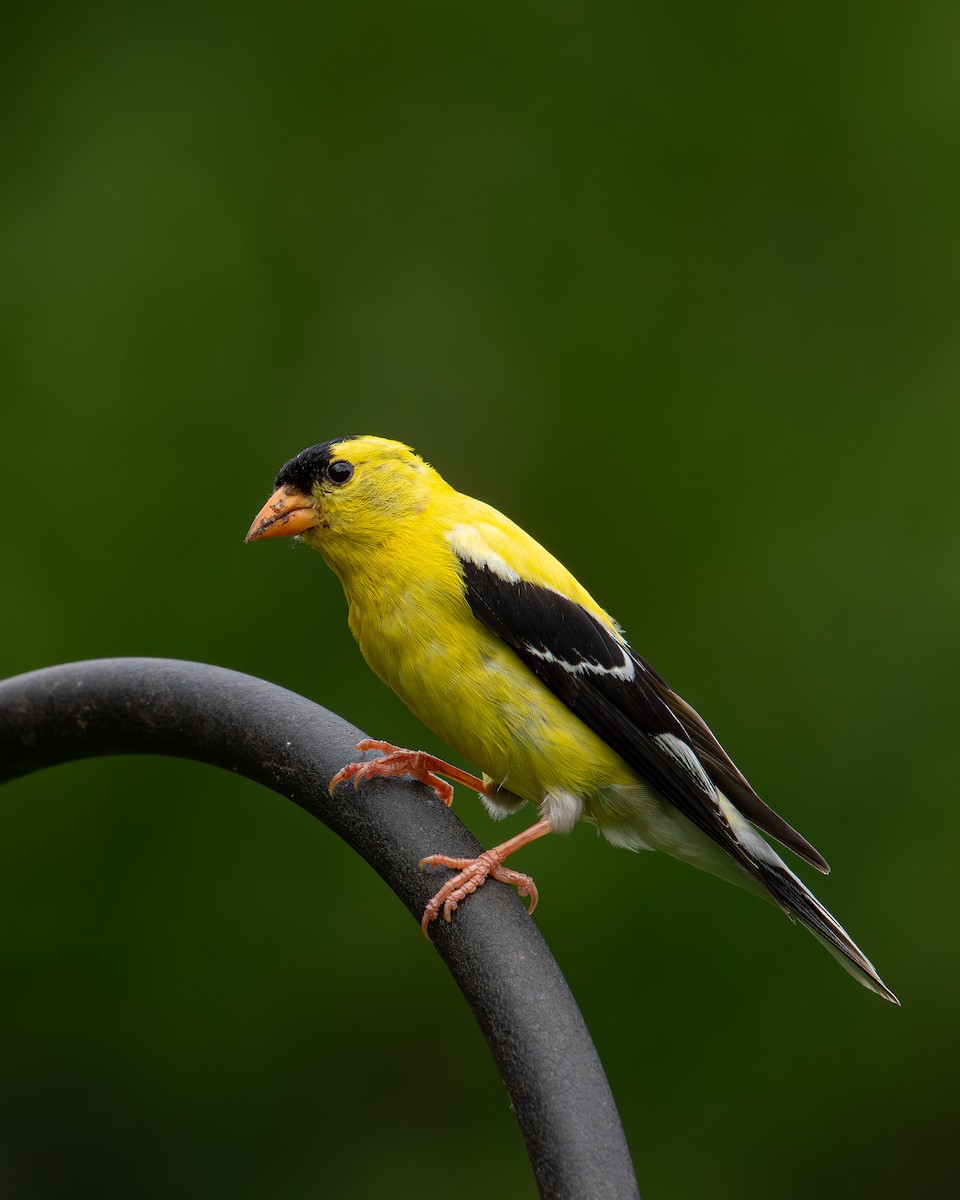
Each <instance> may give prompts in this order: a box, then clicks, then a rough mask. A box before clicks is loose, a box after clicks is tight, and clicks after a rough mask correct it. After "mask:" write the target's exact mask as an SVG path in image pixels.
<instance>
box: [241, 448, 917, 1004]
mask: <svg viewBox="0 0 960 1200" xmlns="http://www.w3.org/2000/svg"><path fill="white" fill-rule="evenodd" d="M275 487H276V490H275V492H274V494H273V495H272V496H271V497H270V499H269V500H268V501H267V503H266V504H265V505H264V506H263V508H262V509H261V511H260V513H259V514H258V515H257V518H256V520H255V521H254V522H253V525H252V526H251V528H250V531H249V533H248V534H247V541H254V540H258V539H262V538H270V537H287V536H299V537H301V538H302V539H303V541H305V542H306V543H307V545H309V546H311V547H312V548H313V549H315V550H317V551H319V552H320V554H322V555H323V557H324V558H325V559H326V561H327V563H328V564H329V566H330V567H331V568H332V569H333V571H334V572H335V574H336V575H337V577H338V578H339V580H340V582H341V584H342V585H343V590H344V592H345V594H346V598H347V603H348V606H349V624H350V629H351V630H352V632H353V635H354V637H355V638H356V639H357V642H358V643H359V645H360V650H361V651H362V653H363V656H364V658H365V659H366V661H367V663H368V664H369V665H370V666H371V667H372V668H373V670H374V671H375V672H376V674H377V675H379V676H380V678H381V679H382V680H383V681H384V682H385V683H387V684H388V685H389V686H390V687H391V688H393V690H394V691H395V692H396V693H397V695H398V696H399V697H400V698H401V699H402V700H403V701H404V703H406V704H407V706H408V707H409V708H410V709H411V710H412V711H413V712H414V713H415V714H416V715H417V716H418V717H419V718H420V720H421V721H423V723H424V724H425V725H426V726H427V727H428V728H429V729H431V730H433V732H434V733H435V734H437V735H439V737H441V738H443V740H444V741H445V742H447V743H448V744H449V745H450V746H453V747H455V748H456V749H457V750H458V751H459V753H460V754H462V755H463V756H464V757H465V758H466V759H467V760H468V761H470V762H472V763H475V764H477V765H478V766H479V767H480V768H481V770H482V771H483V778H482V779H480V778H477V777H475V776H472V775H469V774H467V773H466V772H464V771H460V770H458V769H457V768H455V767H452V766H449V765H447V764H446V763H443V762H441V761H440V760H439V759H437V758H434V757H433V756H431V755H428V754H425V753H422V752H417V751H408V750H400V749H397V748H396V747H393V746H391V745H389V744H388V743H381V742H365V743H361V744H360V746H359V747H358V749H361V750H366V749H373V748H376V749H381V750H384V751H385V752H386V756H385V757H382V758H380V759H377V760H374V761H372V762H364V763H354V764H351V765H350V766H348V767H346V768H345V769H344V770H343V771H341V772H340V773H339V774H338V775H337V776H336V777H335V778H334V780H333V782H332V784H331V794H332V790H333V788H334V787H335V786H336V785H337V783H339V782H341V781H342V780H343V779H350V778H352V779H353V780H354V784H355V785H356V784H357V783H359V782H360V780H361V779H363V778H367V777H369V776H371V775H398V774H405V773H409V774H412V775H414V776H415V777H416V778H418V779H422V780H424V781H425V782H427V783H429V784H430V785H431V786H433V787H435V788H436V790H437V792H438V794H439V795H440V796H441V798H443V799H444V800H445V802H446V803H448V804H449V803H450V801H451V799H452V793H453V789H452V788H451V787H450V785H449V784H447V783H445V782H444V781H443V780H442V779H440V778H439V776H440V775H445V776H447V778H449V779H453V780H454V781H455V782H461V783H465V784H466V785H467V786H469V787H471V788H473V789H474V790H475V791H477V793H478V794H479V795H480V797H481V799H482V800H483V802H484V804H485V805H486V807H487V809H488V810H489V811H490V813H491V815H493V816H495V817H501V816H504V815H506V814H507V813H509V812H513V811H515V810H516V809H517V808H519V807H520V806H521V805H522V804H523V803H524V802H526V803H528V804H531V805H533V806H534V807H535V808H536V809H537V811H538V814H539V819H538V820H537V822H536V823H535V824H534V825H533V826H531V827H530V828H529V829H527V830H526V831H525V832H523V833H520V834H518V835H517V836H516V837H513V838H510V839H509V840H508V841H506V842H503V843H502V844H501V845H499V846H496V847H494V848H493V849H491V850H488V851H485V852H484V853H483V854H481V855H480V856H479V857H478V858H476V859H470V860H463V859H451V858H447V857H446V856H444V855H433V856H431V857H430V858H428V859H424V860H423V863H422V864H421V865H439V866H447V867H451V868H452V869H453V870H454V871H455V872H456V873H455V874H454V875H453V876H452V877H450V878H449V879H448V880H447V882H446V883H445V884H444V886H443V887H442V888H441V889H440V891H439V892H438V893H437V895H436V896H434V898H433V899H432V900H431V901H430V903H429V904H428V905H427V908H426V910H425V912H424V916H423V929H424V932H426V931H427V928H428V926H429V923H430V922H431V921H432V920H434V919H435V918H436V917H437V916H438V915H439V914H441V913H442V914H443V916H444V918H445V919H446V920H447V921H449V920H450V917H451V913H452V912H453V910H454V909H456V907H457V905H458V904H459V903H460V902H462V901H463V900H464V898H465V897H466V896H468V895H469V894H470V893H472V892H474V891H475V890H476V889H477V888H478V887H479V886H480V885H481V884H482V883H483V882H484V880H485V879H486V878H487V877H488V876H491V875H492V876H493V877H494V878H495V879H499V880H502V881H503V882H506V883H510V884H513V885H515V886H516V887H517V888H518V890H519V892H520V894H521V895H526V896H529V897H530V898H531V904H530V908H531V910H532V908H533V905H534V904H535V903H536V898H537V893H536V888H535V887H534V884H533V881H532V880H531V879H530V878H529V876H526V875H522V874H520V873H519V872H516V871H512V870H510V869H508V868H506V867H504V866H503V861H504V859H505V858H507V856H508V855H510V854H512V853H513V852H514V851H515V850H518V849H520V848H521V847H522V846H525V845H527V844H528V843H529V842H532V841H534V840H535V839H537V838H539V837H542V836H544V835H545V834H547V833H551V832H556V833H567V832H569V831H570V830H571V829H572V828H573V826H574V825H575V824H576V822H577V821H580V820H582V821H587V822H590V823H591V824H593V825H595V826H597V827H598V828H599V830H600V832H601V833H603V835H604V836H605V837H606V839H607V841H609V842H611V843H612V844H613V845H614V846H623V847H626V848H628V849H631V850H641V849H657V850H663V851H666V852H667V853H668V854H671V855H674V856H675V857H677V858H680V859H683V860H684V861H686V862H689V863H692V864H693V865H694V866H697V867H701V868H703V869H705V870H708V871H711V872H713V873H715V874H718V875H720V876H723V877H725V878H728V879H732V880H733V881H735V882H739V883H741V884H744V885H745V886H747V887H749V888H752V889H753V890H754V891H757V892H760V893H766V894H768V895H769V896H770V897H772V899H773V900H774V901H775V902H776V903H777V904H779V905H780V907H781V908H783V909H784V910H785V911H786V912H787V913H788V914H789V915H790V916H792V917H796V918H798V919H799V920H800V922H801V923H802V924H803V925H805V926H806V927H807V928H808V929H809V930H810V931H811V932H812V933H813V934H814V936H815V937H817V938H818V939H819V940H820V941H821V942H823V944H824V945H825V946H826V947H827V949H828V950H829V951H830V952H831V953H832V954H833V955H834V956H835V957H836V958H837V959H838V960H839V961H840V963H841V964H842V965H843V966H844V967H845V968H846V969H847V970H848V971H849V972H850V973H851V974H852V975H853V976H854V977H855V978H857V979H859V980H860V982H861V983H863V984H864V985H865V986H866V987H868V988H870V989H871V990H872V991H874V992H877V993H878V994H879V995H881V996H883V997H885V998H886V999H887V1000H891V1001H893V1002H894V1003H898V1001H897V999H896V997H895V996H894V994H893V992H891V991H890V989H889V988H888V987H886V985H885V984H884V983H883V982H882V980H881V979H880V977H879V975H878V974H877V972H876V970H875V969H874V967H873V965H872V964H871V963H870V961H869V960H868V959H867V958H866V956H865V955H864V954H863V953H862V952H861V951H860V950H859V948H858V947H857V946H856V945H855V944H854V942H853V941H852V939H851V938H850V937H849V936H848V935H847V933H846V932H845V931H844V930H843V929H842V927H841V926H840V925H839V924H838V922H837V921H836V920H835V919H834V918H833V917H832V916H831V915H830V913H829V912H827V910H826V909H825V908H824V907H823V905H822V904H821V903H820V902H819V901H818V900H817V899H816V898H815V897H814V896H813V895H812V893H811V892H810V891H808V889H807V888H806V887H805V886H804V884H803V883H801V881H800V880H799V879H798V878H797V876H796V875H794V874H793V872H792V871H791V870H790V869H789V868H788V867H787V866H786V864H785V863H784V862H783V860H782V859H781V858H780V857H779V855H778V854H776V853H775V852H774V850H773V849H772V848H771V847H770V845H769V844H768V843H767V842H766V841H765V840H764V839H763V838H762V837H761V836H760V834H759V833H758V832H757V830H761V831H763V832H764V833H766V834H769V835H770V836H771V837H773V838H775V839H776V840H777V841H779V842H780V843H782V844H783V845H784V846H786V847H788V848H789V849H790V850H792V851H793V852H794V853H795V854H797V855H798V856H799V857H800V858H802V859H803V860H804V861H805V862H807V863H809V864H810V865H811V866H813V867H816V868H817V870H819V871H822V872H824V873H826V872H827V871H828V870H829V867H828V866H827V864H826V862H825V861H824V859H823V858H822V857H821V856H820V854H818V853H817V851H816V850H815V849H814V848H813V846H811V845H810V843H809V842H808V841H807V840H806V839H805V838H803V837H801V835H800V834H799V833H797V832H796V830H795V829H793V828H791V826H790V825H788V824H787V822H786V821H784V820H783V818H782V817H779V816H778V815H777V814H776V813H775V812H773V810H772V809H770V808H768V807H767V805H766V804H764V802H763V801H762V800H761V799H760V797H759V796H758V795H757V793H756V792H755V791H754V790H753V788H752V787H751V786H750V784H749V783H748V782H747V780H746V779H745V778H744V776H743V775H742V774H741V772H740V771H739V770H738V769H737V767H736V766H735V765H734V763H733V762H732V761H731V759H730V758H729V757H728V756H727V754H726V753H725V751H724V750H723V749H722V748H721V746H720V744H719V742H718V741H717V739H716V738H715V737H714V736H713V734H712V733H711V732H710V730H709V729H708V728H707V725H706V723H705V722H704V721H703V720H702V719H701V718H700V716H699V715H698V714H697V713H696V712H694V710H693V709H692V708H691V707H690V705H688V704H687V703H686V702H685V701H684V700H682V699H681V698H680V697H679V696H678V695H676V693H675V692H672V691H671V690H670V688H669V687H668V686H667V684H666V683H665V682H664V680H663V679H662V678H661V677H660V675H658V674H657V672H656V671H655V670H654V669H653V668H652V667H651V666H650V665H649V664H648V663H646V662H644V660H643V659H642V658H641V657H640V656H639V655H638V654H636V653H635V652H634V651H633V650H632V649H631V648H630V646H629V645H628V644H627V642H626V639H625V638H624V636H623V634H622V632H621V630H620V628H619V626H618V625H617V624H616V623H615V622H614V621H613V620H612V618H611V617H609V616H608V615H607V614H606V613H605V612H604V610H603V609H602V608H601V607H600V606H599V604H597V602H596V601H595V600H594V599H593V598H592V597H591V596H590V595H589V594H588V593H587V592H586V591H585V589H584V588H583V587H582V586H581V585H580V584H579V583H578V582H577V580H576V579H574V577H573V576H572V575H571V574H570V572H569V571H567V570H566V568H565V567H563V566H562V565H561V564H560V563H559V562H557V560H556V559H555V558H553V556H552V555H550V554H549V553H548V552H547V551H546V550H544V549H543V547H542V546H540V545H539V544H538V543H537V542H535V541H534V540H533V538H531V537H530V536H529V535H528V534H526V533H525V532H524V531H523V530H522V529H520V528H519V527H518V526H517V525H515V524H514V523H513V522H512V521H510V520H509V519H508V518H507V517H505V516H503V515H502V514H501V513H499V512H497V511H496V509H494V508H491V507H490V506H489V505H488V504H484V503H483V502H482V501H480V500H473V499H471V498H470V497H469V496H464V495H461V494H460V493H459V492H457V491H455V490H454V489H453V488H452V487H450V485H449V484H447V483H446V482H445V481H444V480H443V479H442V478H441V477H440V476H439V475H438V474H437V472H436V471H435V470H433V468H432V467H430V466H429V465H428V464H427V463H426V462H424V461H423V459H421V458H419V457H418V456H417V455H416V454H415V453H414V452H413V451H412V450H411V449H410V448H409V447H407V446H404V445H401V444H400V443H399V442H394V441H388V440H385V439H384V438H379V437H368V436H364V437H343V438H336V439H334V440H333V441H329V442H323V443H321V444H320V445H317V446H311V447H310V448H309V449H307V450H304V451H303V452H302V453H300V454H298V455H297V456H296V457H295V458H292V459H291V460H290V461H289V462H288V463H287V464H286V465H285V466H284V467H283V469H282V470H281V471H280V473H279V475H278V476H277V478H276V483H275Z"/></svg>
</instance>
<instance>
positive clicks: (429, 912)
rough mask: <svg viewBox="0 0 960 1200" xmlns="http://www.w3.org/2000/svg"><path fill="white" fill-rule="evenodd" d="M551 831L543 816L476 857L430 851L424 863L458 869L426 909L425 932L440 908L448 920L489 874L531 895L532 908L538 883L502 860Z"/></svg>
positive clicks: (421, 925)
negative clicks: (448, 855) (507, 865)
mask: <svg viewBox="0 0 960 1200" xmlns="http://www.w3.org/2000/svg"><path fill="white" fill-rule="evenodd" d="M552 832H553V826H552V825H551V824H550V822H549V820H548V819H547V818H546V817H544V818H543V820H541V821H538V822H537V823H536V825H531V826H530V828H529V829H525V830H524V831H523V833H518V834H517V835H516V837H512V838H510V839H509V840H508V841H506V842H502V843H501V844H500V845H499V846H494V847H493V849H492V850H484V852H483V853H482V854H478V855H477V857H476V858H448V857H447V855H445V854H431V855H430V857H429V858H422V859H421V860H420V866H421V867H451V868H452V869H453V870H455V871H456V872H457V874H456V875H454V876H453V877H452V878H451V879H448V880H447V882H446V883H445V884H444V885H443V887H442V888H441V889H440V891H439V892H437V894H436V895H435V896H434V897H433V899H432V900H430V901H429V902H428V904H427V907H426V908H425V909H424V910H423V919H422V920H421V922H420V928H421V929H422V930H423V936H424V937H426V938H429V937H430V934H429V933H428V926H429V925H430V922H431V921H435V920H436V919H437V917H438V916H439V915H440V912H441V910H442V912H443V919H444V920H445V921H446V922H447V923H448V924H449V922H450V918H451V917H452V916H453V913H454V911H455V909H456V908H457V905H458V904H459V903H460V901H461V900H464V899H466V897H467V896H470V895H472V894H473V892H475V891H476V890H477V888H478V887H481V886H482V884H483V882H484V880H485V879H486V878H487V876H488V875H492V876H493V878H494V879H497V880H499V881H500V883H508V884H510V885H511V886H513V887H515V888H516V889H517V892H518V893H519V894H520V895H521V896H529V897H530V907H529V908H528V909H527V911H528V912H533V910H534V909H535V908H536V907H537V900H538V899H539V898H540V897H539V895H538V893H537V885H536V884H535V883H534V882H533V880H532V879H531V878H530V876H529V875H521V874H520V872H519V871H511V870H510V868H509V867H505V866H503V860H504V859H505V858H506V857H507V856H508V855H509V854H513V852H514V851H515V850H519V849H520V848H521V846H527V845H529V844H530V842H535V841H536V840H537V838H541V837H543V836H544V835H545V834H548V833H552Z"/></svg>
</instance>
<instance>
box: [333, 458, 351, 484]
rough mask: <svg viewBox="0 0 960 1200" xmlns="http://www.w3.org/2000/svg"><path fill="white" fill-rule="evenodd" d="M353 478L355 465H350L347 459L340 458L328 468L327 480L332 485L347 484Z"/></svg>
mask: <svg viewBox="0 0 960 1200" xmlns="http://www.w3.org/2000/svg"><path fill="white" fill-rule="evenodd" d="M352 477H353V463H348V462H347V460H346V459H345V458H338V459H337V461H336V462H332V463H331V464H330V466H329V467H327V478H328V479H329V480H330V482H331V483H338V484H339V483H346V482H347V480H349V479H351V478H352Z"/></svg>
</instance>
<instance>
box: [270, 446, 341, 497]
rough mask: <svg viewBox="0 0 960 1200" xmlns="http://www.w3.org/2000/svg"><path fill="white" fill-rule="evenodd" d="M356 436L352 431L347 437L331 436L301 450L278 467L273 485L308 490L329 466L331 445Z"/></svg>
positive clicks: (302, 490) (331, 457) (331, 454)
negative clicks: (325, 440) (278, 470)
mask: <svg viewBox="0 0 960 1200" xmlns="http://www.w3.org/2000/svg"><path fill="white" fill-rule="evenodd" d="M358 436H359V435H358V434H356V433H352V434H349V435H348V436H347V437H339V438H331V439H330V441H329V442H320V443H319V445H316V446H310V447H308V448H307V449H306V450H301V451H300V453H299V454H298V455H297V457H296V458H291V459H290V461H289V462H288V463H284V465H283V466H282V467H281V468H280V472H279V474H278V475H277V478H276V479H275V480H274V484H273V486H274V487H275V488H281V487H295V488H296V489H297V490H298V491H301V492H309V491H310V488H311V486H312V485H313V484H314V483H316V482H317V480H318V479H322V478H323V476H324V474H325V473H326V470H327V467H329V466H330V463H331V461H332V459H333V457H334V456H333V453H332V451H333V447H334V446H339V445H340V443H341V442H353V441H356V439H357V437H358Z"/></svg>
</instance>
